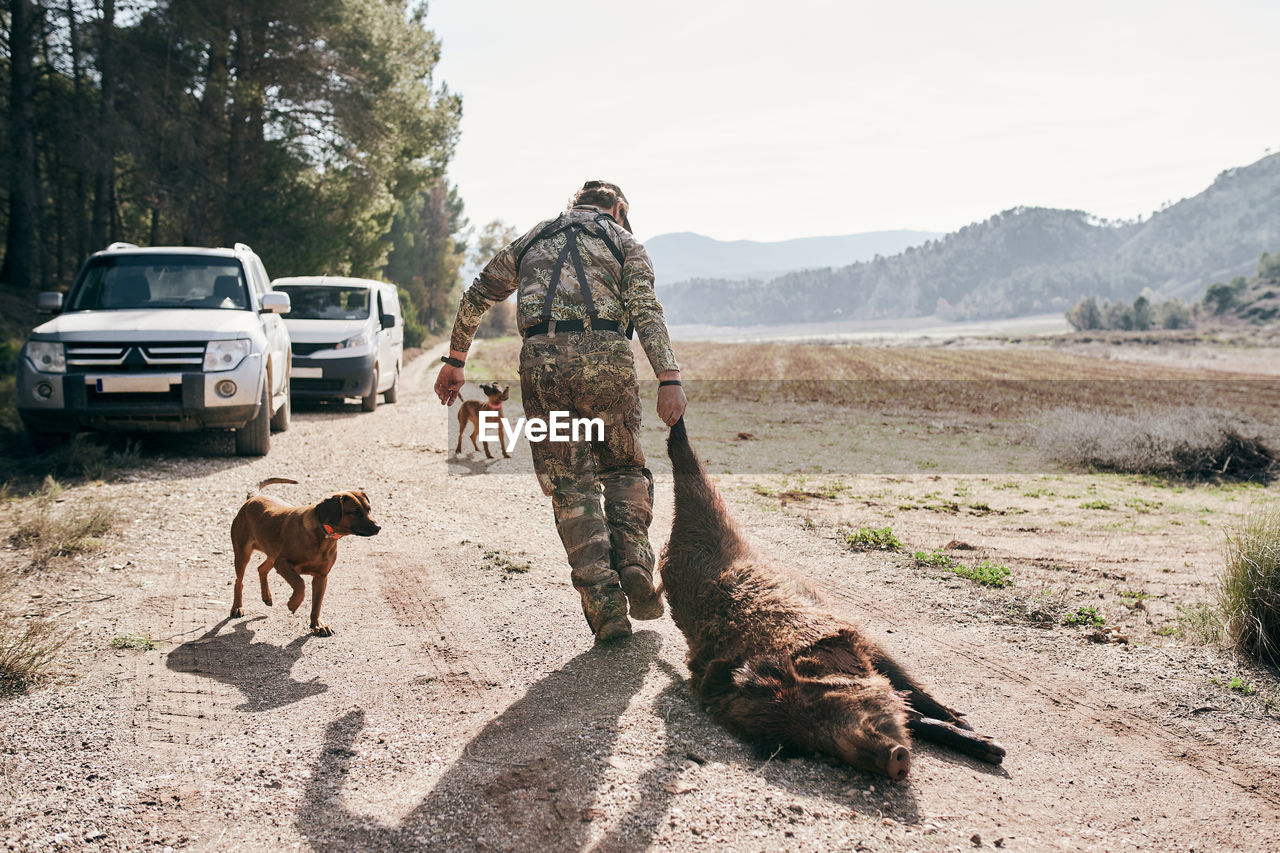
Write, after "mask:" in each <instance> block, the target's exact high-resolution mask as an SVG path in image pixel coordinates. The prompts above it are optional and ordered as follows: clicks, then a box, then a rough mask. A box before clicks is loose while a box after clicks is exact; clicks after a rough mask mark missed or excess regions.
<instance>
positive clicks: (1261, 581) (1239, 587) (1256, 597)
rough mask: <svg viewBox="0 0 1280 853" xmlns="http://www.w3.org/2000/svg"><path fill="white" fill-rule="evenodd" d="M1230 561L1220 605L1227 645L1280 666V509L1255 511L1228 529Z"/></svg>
mask: <svg viewBox="0 0 1280 853" xmlns="http://www.w3.org/2000/svg"><path fill="white" fill-rule="evenodd" d="M1226 561H1227V565H1226V569H1225V571H1224V572H1223V573H1222V578H1221V580H1220V582H1219V586H1218V603H1219V605H1220V606H1221V608H1222V624H1223V629H1224V632H1225V634H1226V638H1227V642H1228V643H1230V644H1231V646H1232V647H1234V648H1235V649H1237V650H1238V651H1240V652H1243V653H1245V654H1248V655H1250V656H1252V657H1254V658H1257V659H1258V660H1261V661H1263V662H1266V663H1277V664H1280V508H1277V507H1269V508H1267V509H1265V510H1260V511H1257V512H1254V513H1253V514H1251V515H1249V516H1248V517H1247V518H1246V519H1245V520H1244V521H1243V523H1241V524H1240V526H1239V527H1236V528H1234V529H1232V530H1229V531H1228V532H1227V558H1226Z"/></svg>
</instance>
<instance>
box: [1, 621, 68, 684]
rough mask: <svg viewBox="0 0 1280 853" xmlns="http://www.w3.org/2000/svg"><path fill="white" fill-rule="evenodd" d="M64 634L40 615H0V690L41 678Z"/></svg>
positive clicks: (64, 637) (61, 644)
mask: <svg viewBox="0 0 1280 853" xmlns="http://www.w3.org/2000/svg"><path fill="white" fill-rule="evenodd" d="M66 641H67V637H66V635H65V634H60V633H59V632H57V631H56V630H55V629H54V627H53V626H52V625H51V624H50V623H48V622H45V621H44V620H39V619H23V620H20V619H12V618H5V619H0V691H8V690H22V689H25V688H26V687H29V686H30V685H32V684H34V683H36V682H38V681H40V680H41V679H43V678H44V677H45V676H46V675H47V674H48V670H49V665H50V664H52V663H53V659H54V656H55V655H56V654H57V652H58V649H60V648H62V646H63V644H64V643H66Z"/></svg>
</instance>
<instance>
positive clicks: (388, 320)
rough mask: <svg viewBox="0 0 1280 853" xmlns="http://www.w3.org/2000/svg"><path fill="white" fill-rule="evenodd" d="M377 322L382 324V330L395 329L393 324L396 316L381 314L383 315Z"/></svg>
mask: <svg viewBox="0 0 1280 853" xmlns="http://www.w3.org/2000/svg"><path fill="white" fill-rule="evenodd" d="M379 321H380V322H381V323H382V328H384V329H390V328H394V327H395V324H396V315H395V314H383V315H382V316H381V317H380V318H379Z"/></svg>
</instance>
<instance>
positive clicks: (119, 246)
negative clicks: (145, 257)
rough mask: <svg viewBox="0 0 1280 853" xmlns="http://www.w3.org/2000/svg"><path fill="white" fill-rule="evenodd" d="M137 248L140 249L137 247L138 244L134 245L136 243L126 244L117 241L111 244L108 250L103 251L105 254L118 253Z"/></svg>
mask: <svg viewBox="0 0 1280 853" xmlns="http://www.w3.org/2000/svg"><path fill="white" fill-rule="evenodd" d="M136 248H138V247H137V245H136V244H134V243H126V242H124V241H123V240H118V241H116V242H115V243H112V244H111V245H110V246H108V247H107V248H105V249H103V251H104V252H118V251H120V250H121V249H136Z"/></svg>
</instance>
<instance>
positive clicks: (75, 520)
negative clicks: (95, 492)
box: [9, 477, 115, 569]
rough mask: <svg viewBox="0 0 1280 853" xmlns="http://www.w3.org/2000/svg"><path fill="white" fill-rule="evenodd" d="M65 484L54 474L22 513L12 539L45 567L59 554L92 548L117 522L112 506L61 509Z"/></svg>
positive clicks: (36, 563)
mask: <svg viewBox="0 0 1280 853" xmlns="http://www.w3.org/2000/svg"><path fill="white" fill-rule="evenodd" d="M61 493H62V487H61V486H59V485H58V483H57V482H56V481H55V480H53V478H51V477H47V478H45V481H44V485H43V486H42V487H41V489H40V491H39V492H38V493H37V494H36V495H35V497H34V498H33V499H32V503H31V505H30V507H29V508H28V509H27V510H26V511H24V512H22V513H21V514H20V515H19V518H18V523H17V526H16V528H15V529H14V531H13V533H12V534H10V536H9V541H10V542H12V543H13V544H14V545H15V546H17V547H19V548H25V549H28V550H29V551H30V552H31V565H32V566H33V567H34V568H38V569H43V568H46V567H47V566H49V564H50V563H52V562H53V561H54V560H55V559H57V558H58V557H67V556H70V555H72V554H80V553H84V552H86V551H92V550H94V549H95V548H97V547H98V545H99V539H100V538H101V537H102V536H103V535H105V534H106V533H107V532H108V531H110V530H111V528H112V527H113V526H114V524H115V513H114V511H113V510H112V509H111V507H109V506H107V505H105V504H102V503H98V502H94V501H89V502H86V503H84V504H82V505H79V506H72V507H67V508H62V509H58V508H57V505H58V496H59V495H60V494H61Z"/></svg>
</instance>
